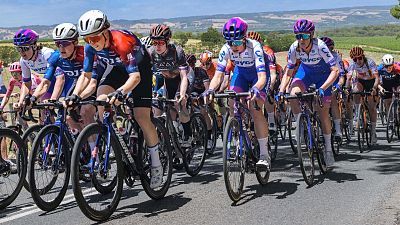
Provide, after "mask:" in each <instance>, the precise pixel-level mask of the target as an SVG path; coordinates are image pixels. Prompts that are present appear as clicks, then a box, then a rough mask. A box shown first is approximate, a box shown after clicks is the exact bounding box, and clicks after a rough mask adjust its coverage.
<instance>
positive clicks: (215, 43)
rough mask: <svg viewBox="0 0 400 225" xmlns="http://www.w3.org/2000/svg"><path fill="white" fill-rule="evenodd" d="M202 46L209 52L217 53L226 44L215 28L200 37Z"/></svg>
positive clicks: (209, 29)
mask: <svg viewBox="0 0 400 225" xmlns="http://www.w3.org/2000/svg"><path fill="white" fill-rule="evenodd" d="M200 41H201V45H202V46H205V47H207V48H208V49H209V50H211V51H213V52H216V51H218V50H216V49H218V48H220V47H221V46H222V45H223V44H224V43H225V39H224V38H223V37H222V35H221V33H220V32H218V30H217V29H215V28H212V27H210V28H208V29H207V31H206V32H204V33H202V34H201V35H200Z"/></svg>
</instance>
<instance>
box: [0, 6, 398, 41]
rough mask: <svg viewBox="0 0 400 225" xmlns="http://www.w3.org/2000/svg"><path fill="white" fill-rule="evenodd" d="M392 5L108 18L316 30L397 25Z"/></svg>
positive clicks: (139, 28)
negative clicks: (235, 20) (309, 23)
mask: <svg viewBox="0 0 400 225" xmlns="http://www.w3.org/2000/svg"><path fill="white" fill-rule="evenodd" d="M390 7H391V6H376V7H362V6H360V7H352V8H337V9H320V10H303V11H283V12H260V13H239V14H220V15H208V16H196V17H180V18H170V19H163V18H160V19H146V20H114V21H111V23H112V26H113V28H116V29H128V30H131V31H133V32H137V33H148V32H149V30H150V27H151V26H152V25H153V24H156V23H165V24H168V25H169V26H171V28H172V29H173V30H174V31H191V32H203V31H206V29H207V28H209V27H210V26H212V27H215V28H221V27H222V25H223V24H224V23H225V22H226V20H227V19H228V18H230V17H233V16H240V17H242V18H244V19H245V20H247V22H248V23H249V25H250V28H251V29H252V30H259V31H261V30H262V31H278V30H289V29H291V28H292V26H293V22H294V21H295V20H296V19H298V18H309V19H312V20H313V21H315V22H316V23H317V29H320V30H321V29H334V28H342V27H353V26H360V25H362V26H366V25H381V24H399V21H397V20H396V19H394V18H393V17H392V16H391V15H390V13H389V9H390ZM24 27H30V28H32V29H34V30H35V31H37V32H38V33H39V34H40V36H41V37H44V38H45V37H49V35H50V34H51V30H52V28H53V27H54V25H53V26H40V25H35V26H24ZM20 28H21V27H12V28H0V40H9V39H11V38H12V36H13V34H14V33H15V32H16V31H17V30H18V29H20Z"/></svg>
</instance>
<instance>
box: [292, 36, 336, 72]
mask: <svg viewBox="0 0 400 225" xmlns="http://www.w3.org/2000/svg"><path fill="white" fill-rule="evenodd" d="M297 60H300V62H301V65H302V67H303V69H304V71H305V72H311V73H315V74H318V73H324V72H325V73H326V72H327V71H330V67H333V66H335V65H336V61H335V58H334V57H333V55H332V53H331V52H330V51H329V48H328V47H327V46H326V44H325V43H324V42H323V41H321V40H320V39H317V38H314V39H313V40H312V48H311V51H310V53H309V54H307V53H306V52H304V51H303V50H302V49H301V48H300V47H299V43H298V41H295V42H294V43H293V44H292V45H291V46H290V49H289V53H288V68H289V69H294V68H295V66H296V62H297Z"/></svg>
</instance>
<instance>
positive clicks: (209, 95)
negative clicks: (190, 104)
mask: <svg viewBox="0 0 400 225" xmlns="http://www.w3.org/2000/svg"><path fill="white" fill-rule="evenodd" d="M214 94H215V91H214V89H208V90H206V91H204V92H203V94H201V96H203V98H204V103H206V104H208V103H210V102H211V101H212V99H213V98H214Z"/></svg>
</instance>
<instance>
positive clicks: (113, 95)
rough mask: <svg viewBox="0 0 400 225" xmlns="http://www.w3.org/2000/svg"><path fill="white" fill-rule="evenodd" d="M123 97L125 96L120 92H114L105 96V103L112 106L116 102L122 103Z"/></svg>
mask: <svg viewBox="0 0 400 225" xmlns="http://www.w3.org/2000/svg"><path fill="white" fill-rule="evenodd" d="M125 97H126V95H124V94H123V93H122V90H116V91H114V92H112V93H110V94H108V95H107V101H108V103H110V104H111V105H112V104H114V103H115V101H116V100H118V101H120V102H123V101H124V99H125Z"/></svg>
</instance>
